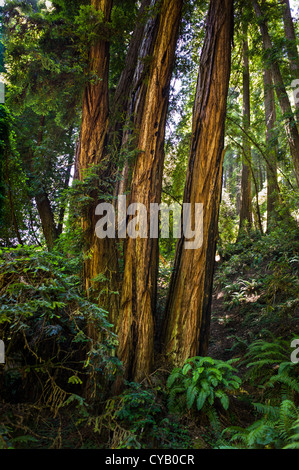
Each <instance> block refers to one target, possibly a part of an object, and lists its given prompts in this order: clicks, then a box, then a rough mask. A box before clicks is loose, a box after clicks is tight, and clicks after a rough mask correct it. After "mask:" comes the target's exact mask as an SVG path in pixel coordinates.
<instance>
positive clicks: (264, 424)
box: [219, 400, 299, 449]
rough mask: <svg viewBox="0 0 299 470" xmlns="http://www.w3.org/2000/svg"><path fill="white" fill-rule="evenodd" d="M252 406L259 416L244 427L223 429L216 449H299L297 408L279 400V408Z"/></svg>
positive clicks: (286, 401)
mask: <svg viewBox="0 0 299 470" xmlns="http://www.w3.org/2000/svg"><path fill="white" fill-rule="evenodd" d="M254 407H255V409H256V411H257V412H258V413H261V414H263V417H262V418H261V419H259V420H257V421H255V422H254V423H253V424H251V425H250V426H248V427H247V428H241V427H238V426H232V427H229V428H226V429H225V430H224V431H223V433H222V438H223V437H224V440H223V441H222V443H221V445H220V446H219V447H220V448H245V449H248V448H249V449H262V448H276V449H282V448H284V449H294V448H299V407H296V405H295V403H294V402H293V401H291V400H283V401H282V402H281V404H280V406H273V405H271V404H269V403H268V404H261V403H254ZM227 434H228V435H229V436H230V437H229V442H227V441H226V440H225V436H226V435H227Z"/></svg>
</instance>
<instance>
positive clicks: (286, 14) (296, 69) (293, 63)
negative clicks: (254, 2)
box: [282, 0, 299, 109]
mask: <svg viewBox="0 0 299 470" xmlns="http://www.w3.org/2000/svg"><path fill="white" fill-rule="evenodd" d="M282 4H283V25H284V32H285V36H286V40H287V44H286V45H287V52H288V59H289V64H290V70H291V74H292V77H293V79H299V55H298V49H297V45H296V34H295V28H294V24H293V18H292V14H291V9H290V2H289V0H282ZM296 106H297V109H298V107H299V103H297V105H296Z"/></svg>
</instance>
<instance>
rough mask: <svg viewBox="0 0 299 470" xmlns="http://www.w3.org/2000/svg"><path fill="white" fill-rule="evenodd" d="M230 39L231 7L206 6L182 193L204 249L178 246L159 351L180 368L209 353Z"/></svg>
mask: <svg viewBox="0 0 299 470" xmlns="http://www.w3.org/2000/svg"><path fill="white" fill-rule="evenodd" d="M232 34H233V1H232V0H211V2H210V8H209V13H208V20H207V31H206V36H205V41H204V46H203V51H202V55H201V64H200V70H199V76H198V83H197V90H196V96H195V104H194V109H193V127H192V141H191V149H190V156H189V163H188V170H187V179H186V186H185V193H184V202H186V203H191V205H192V206H193V207H194V204H195V203H203V245H202V247H201V248H199V249H194V250H186V249H184V243H185V237H182V238H180V239H179V241H178V244H177V248H176V255H175V264H174V273H173V276H172V280H171V284H170V289H169V295H168V301H167V307H166V320H165V328H164V331H165V335H164V351H165V353H166V354H167V355H168V357H169V359H170V360H171V362H173V363H175V364H179V365H181V364H182V363H183V362H184V361H185V360H186V359H187V358H188V357H192V356H196V355H198V354H200V355H204V354H205V353H206V352H207V348H208V338H209V325H210V311H211V299H212V283H213V273H214V264H215V251H216V242H217V233H218V216H219V206H220V199H221V182H222V166H223V157H224V153H225V152H224V148H223V147H224V128H225V116H226V106H227V105H226V102H227V93H228V86H229V78H230V68H231V41H232Z"/></svg>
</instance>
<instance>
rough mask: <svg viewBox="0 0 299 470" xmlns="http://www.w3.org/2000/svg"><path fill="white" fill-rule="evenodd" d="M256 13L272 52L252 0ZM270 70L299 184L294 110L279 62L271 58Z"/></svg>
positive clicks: (298, 144)
mask: <svg viewBox="0 0 299 470" xmlns="http://www.w3.org/2000/svg"><path fill="white" fill-rule="evenodd" d="M252 4H253V7H254V11H255V14H256V16H257V18H258V21H259V27H260V31H261V35H262V40H263V47H264V50H265V51H266V52H271V50H272V42H271V38H270V35H269V31H268V26H267V23H266V21H265V20H264V18H263V14H262V11H261V8H260V5H259V3H258V1H257V0H252ZM268 67H269V70H270V72H271V75H272V80H273V83H274V85H275V91H276V95H277V99H278V102H279V105H280V108H281V112H282V114H283V115H284V126H285V131H286V135H287V139H288V144H289V147H290V153H291V156H292V160H293V165H294V170H295V176H296V180H297V184H298V186H299V134H298V128H297V125H296V121H295V118H294V113H293V111H292V107H291V103H290V100H289V97H288V94H287V91H286V88H285V85H284V82H283V78H282V75H281V72H280V67H279V64H278V63H277V62H276V61H273V60H272V59H271V62H270V64H269V66H268Z"/></svg>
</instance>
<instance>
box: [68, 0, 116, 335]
mask: <svg viewBox="0 0 299 470" xmlns="http://www.w3.org/2000/svg"><path fill="white" fill-rule="evenodd" d="M91 5H92V6H93V7H94V8H96V9H97V10H99V11H102V12H103V17H104V22H108V21H109V19H110V14H111V8H112V0H91ZM87 72H88V74H90V75H93V77H94V76H96V80H94V79H93V81H92V82H90V83H88V84H87V86H86V88H85V90H84V96H83V105H82V123H81V132H80V145H79V146H78V149H77V161H78V168H79V178H80V180H82V181H83V180H84V178H85V176H86V174H87V170H88V169H92V168H94V169H96V172H97V175H98V181H96V182H95V183H94V185H93V187H92V188H88V189H89V196H90V197H91V198H92V201H91V202H90V204H89V205H88V207H87V208H86V211H85V213H84V217H83V220H82V227H83V231H84V241H85V260H84V268H83V269H84V271H83V276H84V284H85V290H86V292H87V293H88V294H89V295H90V296H92V297H93V298H95V296H94V295H93V294H92V292H91V291H90V289H91V288H94V289H95V291H96V298H97V300H98V302H99V305H100V306H101V307H103V308H104V309H106V310H108V311H109V315H110V317H109V318H110V321H112V322H113V321H114V315H115V314H116V312H117V295H115V294H111V292H115V291H116V290H117V250H116V248H115V241H114V240H111V239H108V238H105V239H99V238H97V236H96V233H95V227H96V223H97V221H98V217H97V216H96V215H95V209H96V206H97V205H98V204H99V203H100V202H103V201H104V199H105V195H106V194H111V192H112V188H111V186H110V185H109V183H106V182H107V181H111V178H112V176H113V175H112V171H113V162H112V159H110V157H109V155H108V153H107V138H108V126H109V93H108V92H109V87H108V78H109V42H108V39H105V38H100V39H97V40H96V41H95V42H94V43H93V44H92V46H91V48H90V53H89V70H88V71H87ZM96 276H98V279H99V276H101V281H99V282H94V281H93V279H94V278H95V277H96ZM91 334H92V335H96V332H95V331H93V333H92V332H91Z"/></svg>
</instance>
